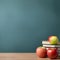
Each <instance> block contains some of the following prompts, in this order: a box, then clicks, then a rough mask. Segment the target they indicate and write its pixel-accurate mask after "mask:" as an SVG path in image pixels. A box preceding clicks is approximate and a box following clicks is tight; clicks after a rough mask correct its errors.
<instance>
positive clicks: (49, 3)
mask: <svg viewBox="0 0 60 60" xmlns="http://www.w3.org/2000/svg"><path fill="white" fill-rule="evenodd" d="M59 26H60V1H59V0H0V52H35V49H36V48H37V47H38V46H40V45H41V41H42V40H47V37H48V36H50V35H57V36H58V37H59V36H60V33H59V32H60V27H59Z"/></svg>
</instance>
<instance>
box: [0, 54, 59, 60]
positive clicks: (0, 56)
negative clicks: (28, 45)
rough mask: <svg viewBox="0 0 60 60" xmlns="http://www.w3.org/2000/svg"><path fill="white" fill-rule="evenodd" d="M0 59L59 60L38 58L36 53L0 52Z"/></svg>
mask: <svg viewBox="0 0 60 60" xmlns="http://www.w3.org/2000/svg"><path fill="white" fill-rule="evenodd" d="M0 60H60V59H59V58H58V59H49V58H39V57H37V56H36V53H0Z"/></svg>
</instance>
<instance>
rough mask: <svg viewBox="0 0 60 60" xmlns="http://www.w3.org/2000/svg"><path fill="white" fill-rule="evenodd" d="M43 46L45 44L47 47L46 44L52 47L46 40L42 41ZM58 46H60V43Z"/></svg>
mask: <svg viewBox="0 0 60 60" xmlns="http://www.w3.org/2000/svg"><path fill="white" fill-rule="evenodd" d="M42 44H44V45H45V44H46V45H51V44H50V42H49V41H46V40H44V41H42ZM55 45H56V44H55ZM57 45H60V42H58V44H57Z"/></svg>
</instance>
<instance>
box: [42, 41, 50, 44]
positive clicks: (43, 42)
mask: <svg viewBox="0 0 60 60" xmlns="http://www.w3.org/2000/svg"><path fill="white" fill-rule="evenodd" d="M42 44H50V43H49V42H48V41H42Z"/></svg>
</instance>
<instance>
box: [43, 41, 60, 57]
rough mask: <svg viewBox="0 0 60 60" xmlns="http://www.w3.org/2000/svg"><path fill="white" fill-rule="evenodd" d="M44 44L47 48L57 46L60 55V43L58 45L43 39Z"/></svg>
mask: <svg viewBox="0 0 60 60" xmlns="http://www.w3.org/2000/svg"><path fill="white" fill-rule="evenodd" d="M42 45H43V47H46V48H51V47H52V48H57V49H58V50H57V52H58V56H60V43H58V44H57V45H51V44H50V43H49V42H48V41H42Z"/></svg>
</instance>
